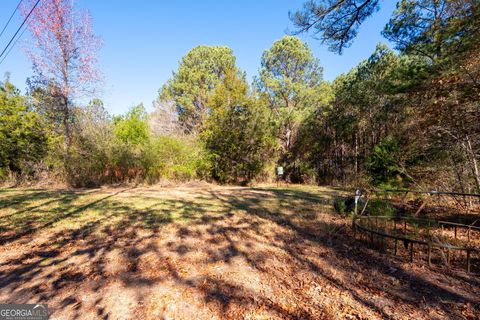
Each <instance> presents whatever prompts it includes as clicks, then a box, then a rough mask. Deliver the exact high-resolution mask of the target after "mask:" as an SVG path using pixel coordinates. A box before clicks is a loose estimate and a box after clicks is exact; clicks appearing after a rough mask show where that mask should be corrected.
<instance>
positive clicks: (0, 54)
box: [0, 0, 40, 58]
mask: <svg viewBox="0 0 480 320" xmlns="http://www.w3.org/2000/svg"><path fill="white" fill-rule="evenodd" d="M39 2H40V0H37V2H35V5H34V6H33V8H32V9H31V10H30V12H29V13H28V15H27V16H26V17H25V19H23V22H22V24H21V25H20V27H18V29H17V31H16V32H15V34H14V35H13V37H12V39H10V41H9V42H8V44H7V46H6V47H5V49H3V51H2V53H0V58H1V57H2V56H3V54H4V53H5V51H7V49H8V47H9V46H10V44H11V43H12V42H13V39H15V37H16V36H17V34H18V32H19V31H20V29H22V27H23V25H24V24H25V22H27V20H28V18H29V17H30V15H31V14H32V12H33V10H35V8H36V7H37V5H38V3H39Z"/></svg>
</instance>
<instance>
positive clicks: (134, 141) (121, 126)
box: [113, 104, 149, 145]
mask: <svg viewBox="0 0 480 320" xmlns="http://www.w3.org/2000/svg"><path fill="white" fill-rule="evenodd" d="M113 122H114V125H115V129H114V132H115V136H116V137H117V138H118V139H120V141H122V142H124V143H127V144H131V145H141V144H145V143H146V142H147V141H148V139H149V129H148V115H147V112H146V111H145V108H144V107H143V104H139V105H137V106H135V107H133V108H132V109H130V111H128V112H127V114H126V115H124V116H118V117H115V118H114V120H113Z"/></svg>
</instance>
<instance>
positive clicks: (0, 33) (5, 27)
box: [0, 0, 23, 38]
mask: <svg viewBox="0 0 480 320" xmlns="http://www.w3.org/2000/svg"><path fill="white" fill-rule="evenodd" d="M22 1H23V0H20V1H19V2H18V4H17V7H16V8H15V10H13V12H12V15H11V16H10V18H9V19H8V21H7V23H6V24H5V26H4V27H3V29H2V32H0V38H1V37H2V35H3V33H4V32H5V29H7V27H8V24H9V23H10V21H11V20H12V18H13V16H14V15H15V12H17V10H18V8H19V7H20V4H21V3H22Z"/></svg>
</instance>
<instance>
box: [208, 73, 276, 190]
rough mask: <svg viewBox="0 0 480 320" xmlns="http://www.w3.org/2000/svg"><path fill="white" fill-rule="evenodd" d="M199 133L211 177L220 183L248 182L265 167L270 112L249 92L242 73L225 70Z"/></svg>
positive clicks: (268, 150)
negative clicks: (208, 114) (204, 127)
mask: <svg viewBox="0 0 480 320" xmlns="http://www.w3.org/2000/svg"><path fill="white" fill-rule="evenodd" d="M210 108H211V115H210V117H209V120H208V122H207V126H206V129H205V131H204V132H203V134H202V137H203V140H204V141H205V145H206V148H207V150H208V151H209V152H210V154H211V155H210V156H211V160H212V169H211V170H212V177H213V178H214V179H216V180H218V181H219V182H221V183H242V184H245V183H248V182H250V181H251V180H252V179H254V178H255V177H256V176H257V175H258V174H259V173H260V172H261V171H262V169H263V168H264V166H265V163H266V161H265V160H266V159H267V158H268V154H269V152H270V150H271V148H272V144H273V137H272V131H271V127H272V126H271V123H270V120H269V112H268V110H267V107H266V106H265V104H264V103H262V102H261V101H259V100H257V99H255V97H253V96H249V94H248V84H247V83H246V81H245V76H242V75H240V74H238V72H236V71H235V70H231V71H230V72H227V73H226V75H225V79H224V81H223V82H222V83H221V84H220V85H218V86H217V88H216V89H215V92H214V94H213V96H212V98H211V101H210Z"/></svg>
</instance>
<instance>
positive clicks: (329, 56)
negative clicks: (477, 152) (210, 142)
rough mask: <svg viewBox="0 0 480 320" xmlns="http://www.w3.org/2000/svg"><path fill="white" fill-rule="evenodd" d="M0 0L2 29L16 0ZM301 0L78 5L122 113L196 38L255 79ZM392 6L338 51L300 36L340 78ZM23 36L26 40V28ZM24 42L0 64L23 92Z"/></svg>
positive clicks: (367, 49)
mask: <svg viewBox="0 0 480 320" xmlns="http://www.w3.org/2000/svg"><path fill="white" fill-rule="evenodd" d="M0 2H1V3H0V27H1V28H3V25H4V23H5V22H6V21H7V20H8V17H9V15H10V14H11V12H12V11H13V9H14V8H15V6H16V5H17V3H18V0H0ZM303 2H304V1H303V0H295V1H287V0H256V1H255V0H243V1H228V0H227V1H221V0H202V1H194V0H176V1H156V0H143V1H138V0H137V1H132V0H118V1H106V0H101V1H99V0H77V5H78V6H80V7H82V8H86V9H88V10H89V11H90V12H91V14H92V16H93V19H94V29H95V32H96V33H97V34H98V35H100V36H101V37H102V39H103V42H104V45H103V47H102V49H101V51H100V56H99V58H100V65H99V68H100V70H101V71H102V73H103V74H104V87H103V90H102V93H101V96H100V98H102V99H103V100H104V102H105V106H106V107H107V109H108V110H109V111H110V112H111V113H113V114H119V113H123V112H125V111H126V110H128V108H130V107H131V106H133V105H135V104H138V103H140V102H143V103H144V104H145V106H146V107H147V109H150V108H151V105H152V101H153V100H154V99H155V98H156V96H157V92H158V89H159V88H160V87H161V86H162V84H164V83H165V82H166V81H167V80H168V78H170V76H171V74H172V71H173V70H175V69H176V68H177V66H178V61H179V60H180V58H181V57H182V56H183V55H184V54H185V53H186V52H187V51H188V50H189V49H191V48H193V47H195V46H197V45H201V44H203V45H227V46H229V47H230V48H232V49H233V51H234V53H235V55H236V57H237V65H238V66H239V67H240V68H241V69H242V70H244V71H246V72H247V76H248V78H249V79H251V78H252V77H253V76H255V75H256V74H257V72H258V69H259V67H260V57H261V55H262V52H263V51H264V50H265V49H268V48H269V47H270V46H271V45H272V43H273V42H274V41H275V40H278V39H280V38H281V37H282V36H283V35H284V34H285V31H286V30H288V29H291V28H292V24H291V22H290V20H289V19H288V12H289V11H294V10H296V9H299V8H301V6H302V3H303ZM394 7H395V1H383V2H382V9H381V10H380V11H379V12H378V13H377V14H375V16H373V17H372V18H370V19H369V20H368V21H367V22H366V23H365V24H364V25H363V26H362V27H361V29H360V32H359V36H358V37H357V38H356V39H355V42H354V43H353V45H352V46H351V47H350V48H348V49H346V50H345V52H344V53H343V55H341V56H340V55H337V54H335V53H332V52H329V51H328V49H327V47H326V46H322V45H321V43H320V42H319V41H318V40H315V39H313V38H312V37H311V35H303V36H301V38H302V40H304V41H306V42H308V44H309V45H310V48H311V49H312V51H313V52H314V54H315V56H316V57H318V58H319V59H320V61H321V64H322V65H323V67H324V78H325V79H326V80H333V79H335V77H336V76H338V75H339V74H341V73H343V72H346V71H348V70H349V69H350V68H351V67H353V66H355V65H356V64H357V63H358V62H360V61H361V60H363V59H365V58H367V57H368V56H369V55H370V54H371V53H372V52H373V50H374V48H375V46H376V44H377V43H378V42H386V40H385V39H384V38H383V37H382V36H381V34H380V32H381V30H382V29H383V26H384V25H385V24H386V22H387V21H388V18H389V17H390V15H391V13H392V12H393V10H394ZM20 23H21V21H20V17H16V19H14V20H12V23H11V24H10V26H9V28H8V29H7V31H6V32H5V34H4V35H3V36H2V37H1V38H0V48H2V49H3V47H4V46H5V45H6V43H7V42H8V40H9V39H10V37H11V36H12V35H13V33H14V32H15V30H16V28H17V27H18V26H19V24H20ZM22 39H25V40H26V39H28V33H25V35H24V36H23V38H22ZM21 47H22V45H20V44H19V43H17V46H16V47H15V48H14V49H13V50H12V52H11V53H10V55H9V56H8V57H7V59H6V60H5V61H4V62H3V63H2V64H1V65H0V77H2V78H3V74H4V73H5V72H7V71H8V72H11V81H12V82H13V83H14V84H15V85H16V86H17V87H19V88H21V89H22V91H24V90H25V87H26V84H25V81H26V78H27V77H29V76H30V75H31V74H32V71H31V63H30V62H29V61H28V59H27V58H26V56H25V54H24V53H23V51H22V50H21Z"/></svg>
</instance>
